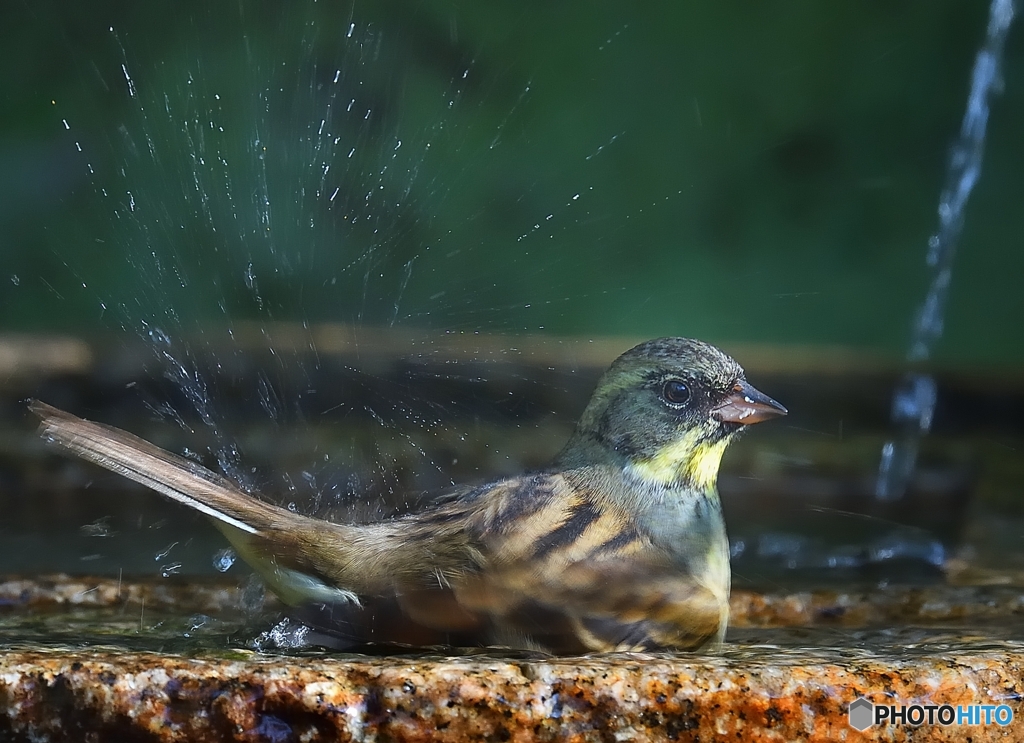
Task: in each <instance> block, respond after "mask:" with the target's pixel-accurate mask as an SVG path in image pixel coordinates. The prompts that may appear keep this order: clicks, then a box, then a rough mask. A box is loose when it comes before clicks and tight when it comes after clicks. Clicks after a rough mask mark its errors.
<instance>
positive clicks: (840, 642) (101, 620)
mask: <svg viewBox="0 0 1024 743" xmlns="http://www.w3.org/2000/svg"><path fill="white" fill-rule="evenodd" d="M270 621H272V620H271V619H270V618H269V617H268V616H263V617H261V618H260V619H259V620H258V621H253V620H247V619H245V618H244V617H242V616H241V615H239V614H229V615H225V616H220V617H214V616H210V615H202V614H187V613H185V614H181V613H175V612H173V611H166V610H158V611H152V610H146V611H140V609H139V607H132V610H131V611H125V610H124V609H123V608H100V609H73V610H68V611H52V612H9V611H5V612H0V637H2V638H3V639H2V641H0V649H4V650H27V649H38V648H50V649H55V650H60V649H62V648H67V649H79V650H82V649H94V650H104V651H116V650H122V651H131V652H153V653H160V654H174V655H186V656H201V657H218V658H246V657H254V656H253V653H254V652H256V654H257V655H263V654H270V655H285V656H289V655H290V656H295V655H298V656H313V657H330V658H336V659H342V660H344V659H348V658H365V657H367V656H368V655H369V656H380V655H402V656H414V657H416V658H417V659H430V658H440V657H444V656H451V655H459V656H462V655H473V656H475V657H493V658H496V659H504V660H508V659H510V658H516V659H521V658H527V657H536V658H543V657H548V656H546V655H545V654H542V653H529V652H523V651H518V650H517V651H511V652H510V651H506V650H502V649H498V648H465V649H444V648H436V649H431V648H412V647H403V646H399V645H388V646H366V647H362V648H358V649H357V650H358V652H351V651H349V652H336V651H325V650H322V649H320V648H318V647H315V646H310V645H309V644H307V643H302V642H284V643H276V644H275V643H274V642H272V641H270V642H268V641H267V633H265V632H262V633H261V632H260V629H261V628H265V627H266V626H267V623H268V622H270ZM278 626H279V625H278ZM1022 637H1024V620H1022V619H1021V618H1020V617H1009V618H1002V619H1000V620H998V621H988V622H972V623H969V624H957V623H945V624H942V625H937V626H922V625H902V626H889V627H870V628H847V627H823V626H814V627H771V628H764V627H757V628H752V627H733V628H730V630H729V634H728V636H727V638H726V642H725V645H724V646H723V648H722V650H721V652H720V653H718V654H715V655H713V656H707V655H704V654H688V653H681V654H660V653H659V654H654V655H658V656H663V655H668V656H670V657H676V658H679V659H682V660H686V659H692V660H702V661H705V660H708V659H709V658H714V657H718V658H720V659H721V660H722V661H723V662H725V663H726V664H734V663H735V664H739V665H744V666H749V665H757V664H761V665H770V666H780V665H782V666H784V665H796V664H810V663H843V662H844V661H849V660H854V659H860V660H870V659H872V658H878V659H884V660H913V659H915V658H924V657H929V656H931V657H934V656H941V655H946V654H959V655H963V654H972V655H974V654H989V653H1000V652H1003V653H1021V652H1024V640H1022V639H1021V638H1022ZM292 638H293V639H294V635H293V636H292Z"/></svg>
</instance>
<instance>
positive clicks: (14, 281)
mask: <svg viewBox="0 0 1024 743" xmlns="http://www.w3.org/2000/svg"><path fill="white" fill-rule="evenodd" d="M11 283H12V284H14V285H15V286H21V279H20V278H18V274H16V273H12V274H11Z"/></svg>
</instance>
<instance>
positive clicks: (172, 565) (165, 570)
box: [160, 562, 181, 578]
mask: <svg viewBox="0 0 1024 743" xmlns="http://www.w3.org/2000/svg"><path fill="white" fill-rule="evenodd" d="M180 572H181V563H180V562H169V563H167V564H166V565H164V566H162V567H161V568H160V575H162V576H163V577H164V578H170V577H171V576H172V575H177V574H178V573H180Z"/></svg>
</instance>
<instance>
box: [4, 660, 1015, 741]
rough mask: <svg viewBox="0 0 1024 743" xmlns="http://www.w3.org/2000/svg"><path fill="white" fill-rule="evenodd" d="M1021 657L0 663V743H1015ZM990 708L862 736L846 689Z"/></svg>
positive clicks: (853, 692)
mask: <svg viewBox="0 0 1024 743" xmlns="http://www.w3.org/2000/svg"><path fill="white" fill-rule="evenodd" d="M1022 672H1024V656H1021V655H1017V654H1014V655H1009V656H1007V655H1005V654H997V653H984V652H978V653H975V654H972V655H966V656H960V657H952V656H950V657H941V658H940V657H936V658H932V659H928V660H915V661H907V660H902V661H899V660H892V659H888V660H886V659H882V658H877V657H875V658H861V659H851V660H849V661H848V662H844V663H843V664H842V665H840V664H837V663H835V662H827V661H823V660H822V659H821V658H818V659H815V657H814V656H813V655H805V656H799V655H797V656H787V657H784V658H783V657H780V658H777V659H770V658H764V659H760V660H751V659H743V660H738V659H729V658H717V659H714V658H696V659H687V658H683V657H667V656H655V655H651V656H638V655H610V656H603V657H597V658H580V659H564V660H529V661H509V660H499V659H494V660H488V659H481V658H474V659H469V658H463V659H448V658H446V659H438V660H431V661H426V660H422V659H403V658H385V659H377V660H375V659H367V658H357V659H351V660H338V659H330V658H322V657H318V658H287V659H282V658H268V657H266V656H253V657H251V658H248V659H244V660H217V659H209V658H193V659H189V658H182V657H175V656H171V657H160V656H155V655H148V654H131V653H123V654H108V653H102V652H56V651H53V652H39V651H34V652H9V653H7V654H6V655H5V656H0V738H2V739H3V740H19V741H20V740H34V741H51V740H84V739H94V740H118V741H121V740H146V741H181V740H190V741H272V742H273V743H283V742H284V741H324V740H339V741H451V742H453V743H454V742H455V741H468V740H489V741H516V742H517V743H527V742H529V741H556V740H557V741H622V740H635V741H670V740H674V741H738V740H742V741H754V742H760V741H833V740H850V741H854V740H891V741H910V740H912V741H917V742H920V741H954V740H966V739H967V738H966V737H965V736H966V735H969V736H970V739H971V740H972V741H987V740H1022V739H1024V705H1022V704H1021V702H1020V701H1019V700H1020V699H1021V692H1022V682H1021V678H1022ZM862 694H863V695H867V696H868V697H870V698H874V699H875V700H876V701H882V700H884V699H887V698H891V699H895V700H903V701H905V702H906V703H908V704H909V703H919V704H942V703H949V704H954V705H956V704H974V703H1006V704H1008V705H1010V707H1011V708H1012V709H1013V710H1014V713H1015V720H1014V721H1013V722H1012V723H1011V724H1010V725H1008V726H1005V727H999V726H997V725H988V726H979V727H973V728H969V729H968V728H958V727H948V728H945V727H942V726H939V725H931V726H929V725H924V726H922V727H919V728H913V727H905V726H904V727H874V728H870V729H869V730H868V731H866V733H857V732H856V731H854V730H853V729H852V728H850V727H849V725H848V724H847V706H848V705H849V703H850V702H852V701H853V700H854V699H856V698H857V697H858V696H860V695H862Z"/></svg>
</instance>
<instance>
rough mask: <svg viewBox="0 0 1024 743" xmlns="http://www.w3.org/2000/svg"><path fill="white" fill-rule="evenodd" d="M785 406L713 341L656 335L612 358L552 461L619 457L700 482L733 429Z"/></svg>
mask: <svg viewBox="0 0 1024 743" xmlns="http://www.w3.org/2000/svg"><path fill="white" fill-rule="evenodd" d="M785 414H786V409H785V408H784V407H782V405H780V404H779V403H777V402H775V401H774V400H772V399H771V398H770V397H768V396H767V395H764V394H763V393H761V392H759V391H758V390H756V389H754V388H753V387H752V386H751V385H750V384H748V383H747V381H746V379H745V378H744V375H743V369H742V368H741V367H740V365H739V364H737V363H736V362H735V361H734V360H733V359H732V358H730V357H729V356H727V355H726V354H724V353H722V352H721V351H719V350H718V349H717V348H715V347H714V346H711V345H709V344H707V343H703V342H701V341H697V340H692V339H689V338H659V339H657V340H652V341H648V342H646V343H641V344H640V345H639V346H636V347H635V348H632V349H630V350H629V351H626V353H624V354H622V355H621V356H620V357H619V358H618V359H616V360H615V361H614V362H613V363H612V365H611V366H610V367H609V369H608V371H606V372H605V373H604V375H603V376H602V377H601V380H600V382H598V385H597V389H596V390H595V391H594V395H593V397H592V398H591V400H590V403H589V404H588V405H587V408H586V410H584V412H583V415H582V417H581V418H580V422H579V424H578V426H577V428H576V432H575V433H574V434H573V437H572V438H571V439H570V441H569V443H568V444H567V445H566V447H565V449H564V450H563V451H562V453H561V454H560V455H559V458H558V463H559V464H561V465H563V466H568V467H577V466H585V465H587V464H605V463H609V462H614V463H621V464H622V465H623V466H624V467H627V468H629V470H630V473H631V474H632V475H634V476H636V477H639V478H641V479H643V480H645V481H648V482H650V483H651V484H660V485H666V486H671V485H683V486H689V487H692V488H695V489H700V490H706V489H709V488H713V487H714V485H715V481H716V479H717V477H718V466H719V463H720V462H721V459H722V454H723V453H724V451H725V448H726V446H727V445H728V444H729V441H730V440H731V439H732V438H733V436H734V435H735V434H736V433H737V432H739V431H740V430H742V429H743V428H745V427H746V426H747V425H750V424H752V423H758V422H760V421H763V420H767V419H769V418H774V417H776V416H780V415H785Z"/></svg>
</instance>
